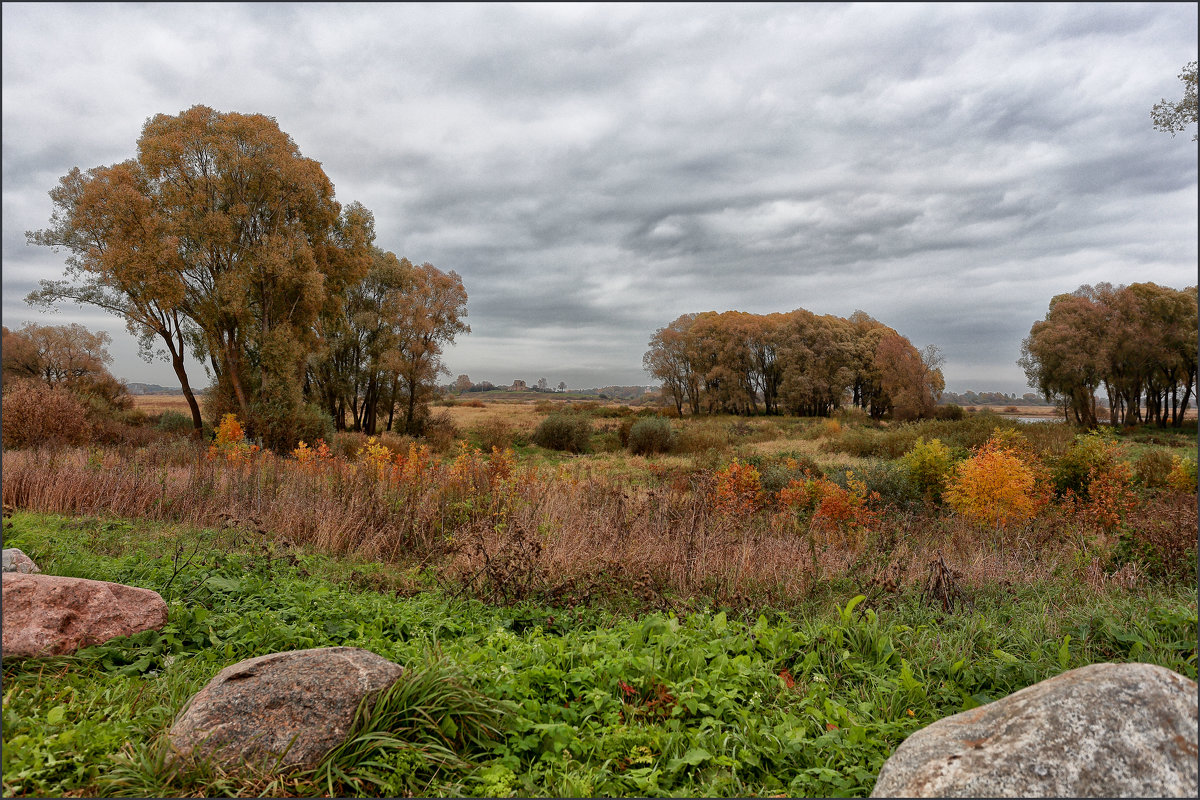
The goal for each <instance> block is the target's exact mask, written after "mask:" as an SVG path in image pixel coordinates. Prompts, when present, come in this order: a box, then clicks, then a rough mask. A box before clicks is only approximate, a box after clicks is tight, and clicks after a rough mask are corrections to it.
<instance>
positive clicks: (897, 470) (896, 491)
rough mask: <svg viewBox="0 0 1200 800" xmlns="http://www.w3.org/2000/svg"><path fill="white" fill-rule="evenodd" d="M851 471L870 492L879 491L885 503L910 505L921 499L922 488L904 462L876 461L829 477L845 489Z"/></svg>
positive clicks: (847, 486)
mask: <svg viewBox="0 0 1200 800" xmlns="http://www.w3.org/2000/svg"><path fill="white" fill-rule="evenodd" d="M850 473H853V475H854V478H855V479H856V480H860V481H862V482H863V483H864V484H865V485H866V487H867V491H868V492H877V493H878V494H879V499H880V500H882V501H883V502H885V503H891V504H892V505H896V506H908V505H913V504H915V503H919V502H920V501H921V497H922V495H921V490H920V489H919V488H918V487H917V484H916V483H915V482H914V481H913V479H912V475H911V473H909V471H908V469H907V468H906V467H905V466H904V465H903V464H899V463H896V462H895V461H875V462H872V463H870V464H868V465H866V466H865V467H856V468H854V469H852V470H838V471H836V472H833V474H831V475H829V479H830V480H831V481H833V482H834V483H836V484H837V485H838V486H840V487H842V488H843V489H848V488H849V482H850Z"/></svg>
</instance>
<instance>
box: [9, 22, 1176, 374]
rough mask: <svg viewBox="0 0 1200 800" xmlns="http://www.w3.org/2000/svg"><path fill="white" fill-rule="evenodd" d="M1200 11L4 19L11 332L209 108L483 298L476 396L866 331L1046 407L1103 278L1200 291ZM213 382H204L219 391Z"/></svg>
mask: <svg viewBox="0 0 1200 800" xmlns="http://www.w3.org/2000/svg"><path fill="white" fill-rule="evenodd" d="M1196 40H1197V11H1196V7H1195V5H1190V4H1177V5H1167V4H1115V5H1109V4H1102V5H1074V4H1067V5H1037V4H1029V5H1012V4H1005V5H988V4H980V5H963V6H953V5H952V6H946V5H928V6H925V5H907V4H904V5H886V6H876V5H852V6H845V5H832V6H827V5H808V4H801V5H768V6H745V5H737V6H732V5H731V6H709V5H704V6H674V5H670V6H657V5H650V6H626V5H621V6H611V5H601V6H582V7H580V6H575V5H565V6H542V5H535V6H491V5H485V6H473V5H472V6H458V5H455V6H442V5H435V6H411V5H404V6H390V5H385V6H358V5H346V6H333V5H294V6H282V7H277V6H275V5H234V6H229V5H204V6H200V5H187V6H168V5H147V6H107V5H106V6H88V5H62V6H45V5H12V4H8V5H6V6H5V8H4V26H3V45H4V47H3V66H4V71H3V92H4V98H3V99H4V103H3V140H4V148H3V150H4V153H3V168H4V169H3V187H4V212H3V214H4V216H3V257H4V270H3V282H4V283H3V289H4V305H3V316H4V322H5V324H6V325H10V326H13V325H19V324H20V323H21V322H22V321H24V320H27V319H32V320H37V321H43V322H48V321H56V322H57V321H62V322H66V321H76V320H78V321H82V322H84V323H85V324H89V325H91V326H93V327H100V326H104V327H106V329H108V330H110V331H112V332H113V335H114V339H116V340H117V342H116V343H115V344H114V346H113V348H112V350H113V352H114V355H115V356H116V358H117V361H116V364H114V372H116V373H117V374H119V375H123V376H124V377H127V378H130V379H132V380H149V381H154V382H159V383H174V381H173V375H172V373H171V372H170V370H169V368H168V367H167V366H166V365H165V364H161V363H159V364H155V365H146V364H144V363H142V362H139V361H137V359H136V355H135V350H136V347H135V344H134V342H133V339H132V337H130V336H128V334H125V333H123V326H122V324H121V323H120V322H119V321H114V320H112V319H111V318H106V317H103V316H102V315H99V314H97V313H95V312H94V311H88V310H75V309H66V310H64V311H63V312H62V313H60V314H59V315H57V316H56V317H48V316H45V315H42V314H40V313H39V312H37V311H34V310H32V309H29V308H28V307H26V306H25V305H24V303H23V297H24V295H25V294H26V293H27V292H28V291H29V290H30V289H32V288H34V286H36V283H37V281H38V280H39V279H43V278H57V277H59V276H60V275H61V272H62V256H61V255H55V254H53V253H51V252H49V251H48V250H45V249H42V248H34V247H31V246H27V245H26V244H25V237H24V232H25V231H26V230H30V229H34V228H39V227H43V226H45V224H46V223H47V221H48V218H49V213H50V204H49V200H48V198H47V195H46V192H47V191H48V190H49V189H50V188H51V187H52V186H54V185H55V183H56V181H57V180H58V178H59V177H60V176H62V175H64V174H65V173H66V172H67V171H68V170H69V169H70V168H71V167H73V166H79V167H82V168H85V169H86V168H89V167H92V166H96V165H99V164H109V163H113V162H116V161H120V160H123V159H125V158H128V157H130V156H132V155H133V153H134V143H135V141H136V139H137V137H138V135H139V133H140V129H141V126H142V124H143V123H144V122H145V120H146V119H147V118H148V117H150V116H152V115H153V114H156V113H169V114H175V113H178V112H179V111H181V110H183V109H185V108H187V107H189V106H191V105H194V104H196V103H203V104H205V105H209V106H212V107H213V108H216V109H218V110H222V111H243V112H257V113H263V114H267V115H270V116H273V117H275V118H276V119H277V120H278V122H279V124H280V127H281V128H282V129H283V130H284V131H286V132H287V133H289V134H290V135H291V136H292V137H293V138H294V139H295V140H296V142H297V144H298V145H299V146H300V149H301V151H302V152H303V153H304V154H305V155H306V156H309V157H310V158H314V159H316V160H318V161H320V162H322V164H323V166H324V169H325V171H326V172H327V173H328V175H329V176H330V178H331V179H332V180H333V182H334V185H335V187H336V189H337V194H338V197H339V199H341V200H342V201H343V202H349V201H351V200H358V201H360V202H362V203H364V204H365V205H366V206H367V207H369V208H371V209H372V211H374V213H375V215H376V220H377V229H378V233H379V240H378V244H380V246H382V247H384V248H386V249H390V250H393V251H395V252H396V253H397V254H400V255H405V256H407V257H409V258H410V259H412V260H413V261H417V262H420V261H430V262H432V263H433V264H435V265H437V266H439V267H441V268H443V269H447V270H449V269H454V270H456V271H457V272H459V273H460V274H461V275H462V276H463V278H464V282H465V284H466V287H467V291H468V293H469V295H470V302H469V306H468V307H469V320H468V321H469V322H470V324H471V327H472V333H471V334H470V335H469V336H465V337H462V338H461V339H460V342H459V343H458V344H457V345H455V346H454V347H453V348H452V349H451V350H450V351H448V353H447V354H446V362H447V364H448V366H449V367H450V368H451V370H452V371H453V372H454V373H455V374H460V373H467V374H469V375H470V376H471V377H472V378H473V379H474V380H477V381H478V380H482V379H488V380H491V381H493V382H495V383H507V382H510V381H511V380H512V379H513V378H522V379H524V380H527V381H531V382H532V381H536V380H537V379H538V378H539V377H546V378H548V379H549V380H550V381H551V383H555V384H556V383H557V382H558V381H559V380H565V381H566V382H567V383H568V385H571V386H576V387H578V386H595V385H605V384H612V383H621V384H626V383H645V382H647V381H648V380H649V377H648V376H647V375H646V374H645V373H643V372H642V370H641V356H642V353H643V352H644V350H645V349H646V342H647V340H648V339H649V337H650V335H651V334H652V333H653V331H654V330H655V328H658V327H661V326H663V325H665V324H667V323H668V322H670V321H671V320H672V319H674V318H675V317H676V316H678V315H679V314H681V313H684V312H688V311H703V310H709V309H715V310H725V309H730V308H737V309H741V310H745V311H752V312H757V313H766V312H770V311H787V310H791V309H793V308H797V307H804V308H807V309H809V310H811V311H814V312H816V313H832V314H838V315H841V316H845V315H848V314H850V313H851V312H853V311H854V310H855V309H863V310H865V311H867V312H868V313H870V314H871V315H872V316H874V317H876V318H878V319H880V320H882V321H884V322H886V323H888V324H889V325H892V326H893V327H895V328H897V329H898V330H900V331H901V332H902V333H904V334H906V335H908V336H909V337H910V338H911V339H912V340H913V342H914V343H915V344H917V345H918V346H923V345H925V344H929V343H934V344H937V345H939V346H940V347H941V348H942V350H943V352H944V354H945V356H946V366H945V371H946V375H947V379H948V388H950V389H954V390H959V391H961V390H964V389H966V388H975V389H978V390H1004V391H1016V392H1018V393H1020V392H1022V391H1025V388H1024V376H1023V375H1022V373H1021V371H1020V369H1019V368H1017V366H1016V364H1015V362H1016V359H1017V356H1018V354H1019V347H1020V341H1021V338H1022V337H1023V336H1024V335H1026V334H1027V333H1028V331H1029V326H1030V325H1031V324H1032V322H1033V321H1034V320H1036V319H1040V318H1041V317H1042V316H1043V315H1044V314H1045V311H1046V306H1047V304H1048V302H1049V300H1050V298H1051V297H1052V296H1053V295H1055V294H1058V293H1061V292H1067V291H1071V290H1073V289H1075V288H1076V287H1077V286H1079V285H1080V284H1083V283H1094V282H1098V281H1110V282H1112V283H1130V282H1134V281H1144V280H1148V281H1155V282H1157V283H1161V284H1165V285H1170V286H1175V287H1182V286H1185V285H1190V284H1194V283H1195V281H1196V265H1197V148H1196V146H1195V144H1194V143H1193V142H1191V141H1190V140H1191V136H1190V132H1189V133H1188V134H1184V135H1179V136H1177V137H1175V138H1172V137H1170V136H1169V135H1167V134H1164V133H1159V132H1157V131H1154V130H1153V129H1152V127H1151V125H1150V118H1149V110H1150V107H1151V106H1152V105H1153V104H1154V103H1155V102H1157V101H1158V100H1159V99H1160V98H1164V97H1165V98H1167V99H1169V100H1176V99H1178V98H1179V97H1181V96H1182V85H1181V84H1180V82H1179V81H1178V79H1177V78H1176V75H1177V73H1178V72H1179V70H1180V68H1181V67H1182V66H1183V65H1184V64H1185V63H1186V62H1188V61H1191V60H1193V59H1195V58H1196ZM197 372H199V368H198V367H197Z"/></svg>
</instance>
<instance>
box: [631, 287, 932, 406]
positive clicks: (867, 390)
mask: <svg viewBox="0 0 1200 800" xmlns="http://www.w3.org/2000/svg"><path fill="white" fill-rule="evenodd" d="M649 345H650V349H649V350H648V351H647V352H646V354H645V356H644V357H643V359H642V364H643V367H644V368H645V369H646V370H647V371H648V372H649V373H650V374H651V375H653V376H654V377H655V378H657V379H658V380H660V381H661V382H662V386H663V393H664V395H665V396H666V397H668V398H669V399H670V401H671V402H673V403H674V405H675V409H676V411H677V412H678V413H680V414H682V413H684V409H685V408H686V409H687V410H688V411H690V413H692V414H703V413H734V414H757V413H760V412H761V413H765V414H780V413H783V412H787V413H790V414H796V415H801V416H828V415H829V414H831V413H832V412H834V411H836V410H837V409H838V408H840V407H842V406H843V405H844V404H845V403H847V402H849V403H852V404H853V405H855V406H857V407H859V408H862V409H863V410H865V411H867V412H868V413H869V414H870V415H871V416H873V417H876V418H878V417H882V416H884V415H886V414H892V415H893V416H895V417H896V418H902V419H914V418H918V417H928V416H932V415H933V413H934V408H935V407H936V405H937V402H938V398H939V397H940V395H941V392H942V389H943V388H944V387H945V381H944V379H943V377H942V372H941V369H940V367H941V364H942V359H941V356H940V354H939V353H938V350H937V348H936V347H934V346H932V345H930V346H928V347H926V348H925V349H924V350H917V348H916V347H914V346H913V344H912V343H911V342H910V341H909V340H908V339H907V338H906V337H904V336H901V335H900V334H899V333H897V332H896V331H895V330H894V329H892V328H890V327H888V326H887V325H884V324H883V323H881V322H879V321H878V320H875V319H873V318H872V317H870V316H869V315H867V314H866V313H864V312H862V311H856V312H854V314H852V315H850V317H849V318H848V319H843V318H841V317H836V316H832V315H828V314H827V315H824V316H818V315H816V314H813V313H812V312H810V311H806V310H805V309H802V308H800V309H796V310H795V311H790V312H787V313H774V314H750V313H745V312H741V311H726V312H720V313H718V312H716V311H707V312H703V313H692V314H684V315H682V316H680V317H678V318H677V319H675V320H674V321H673V322H671V323H670V324H669V325H667V326H665V327H662V328H659V329H658V330H657V331H655V332H654V335H653V336H652V337H651V338H650V343H649Z"/></svg>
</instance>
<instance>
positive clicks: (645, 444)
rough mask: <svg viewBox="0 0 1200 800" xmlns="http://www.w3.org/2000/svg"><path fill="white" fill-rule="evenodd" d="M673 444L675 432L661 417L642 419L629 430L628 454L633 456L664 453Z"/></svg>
mask: <svg viewBox="0 0 1200 800" xmlns="http://www.w3.org/2000/svg"><path fill="white" fill-rule="evenodd" d="M674 443H675V432H674V431H672V430H671V423H670V422H668V421H667V420H666V419H665V418H663V417H644V418H642V419H639V420H638V421H637V422H635V423H633V425H632V427H630V429H629V442H628V446H629V452H631V453H633V454H634V455H635V456H639V455H650V454H652V453H666V452H669V451H670V449H671V447H672V445H674Z"/></svg>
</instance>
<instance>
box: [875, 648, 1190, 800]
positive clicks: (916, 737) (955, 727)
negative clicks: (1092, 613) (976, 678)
mask: <svg viewBox="0 0 1200 800" xmlns="http://www.w3.org/2000/svg"><path fill="white" fill-rule="evenodd" d="M1196 723H1197V693H1196V682H1195V681H1193V680H1190V679H1188V678H1186V677H1184V676H1183V675H1180V674H1179V673H1177V672H1173V671H1171V670H1169V669H1166V668H1164V667H1159V666H1155V665H1153V664H1091V665H1089V666H1086V667H1080V668H1079V669H1073V670H1071V671H1069V672H1064V673H1062V674H1061V675H1057V676H1055V677H1053V678H1048V679H1046V680H1044V681H1042V682H1040V683H1035V684H1034V685H1033V686H1029V687H1027V688H1025V689H1022V690H1020V691H1019V692H1014V693H1013V694H1010V695H1009V696H1007V697H1003V698H1001V699H999V700H996V701H995V702H992V703H988V704H987V705H984V706H980V707H979V708H973V709H971V710H970V711H963V712H962V713H960V714H955V715H953V716H950V717H946V718H945V719H942V720H938V721H937V722H935V723H933V724H932V725H929V726H928V727H925V728H922V729H921V730H919V731H917V732H916V733H914V734H912V735H911V736H909V737H908V738H907V739H905V740H904V742H902V743H901V745H900V746H899V747H898V748H896V752H894V753H893V754H892V757H891V758H889V759H888V760H887V763H885V764H884V765H883V769H882V770H880V772H879V780H878V781H877V782H876V784H875V789H874V791H872V792H871V796H872V797H1195V796H1196V793H1197V769H1196V766H1197V765H1196V755H1197V743H1196Z"/></svg>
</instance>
